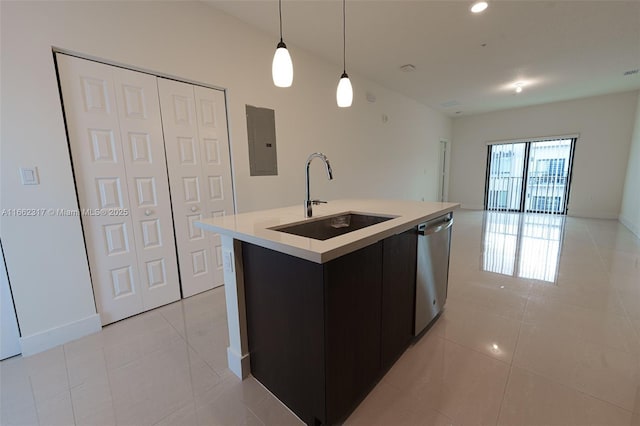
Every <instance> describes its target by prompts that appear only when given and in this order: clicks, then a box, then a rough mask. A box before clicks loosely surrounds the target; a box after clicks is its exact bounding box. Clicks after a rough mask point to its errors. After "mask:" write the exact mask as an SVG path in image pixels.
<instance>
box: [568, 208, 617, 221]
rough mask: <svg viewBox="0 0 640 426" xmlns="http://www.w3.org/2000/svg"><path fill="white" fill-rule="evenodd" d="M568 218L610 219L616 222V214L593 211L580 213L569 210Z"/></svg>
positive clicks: (580, 211) (579, 211)
mask: <svg viewBox="0 0 640 426" xmlns="http://www.w3.org/2000/svg"><path fill="white" fill-rule="evenodd" d="M567 216H569V217H581V218H586V219H612V220H618V213H611V212H594V211H586V210H585V211H582V210H573V209H569V211H568V212H567Z"/></svg>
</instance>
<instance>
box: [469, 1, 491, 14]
mask: <svg viewBox="0 0 640 426" xmlns="http://www.w3.org/2000/svg"><path fill="white" fill-rule="evenodd" d="M487 7H489V3H487V2H486V1H477V2H475V3H474V4H473V6H471V9H470V10H471V11H472V12H473V13H480V12H483V11H484V10H485V9H486V8H487Z"/></svg>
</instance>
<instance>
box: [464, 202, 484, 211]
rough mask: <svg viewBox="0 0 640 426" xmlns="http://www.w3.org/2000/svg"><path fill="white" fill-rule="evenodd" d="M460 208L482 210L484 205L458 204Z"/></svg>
mask: <svg viewBox="0 0 640 426" xmlns="http://www.w3.org/2000/svg"><path fill="white" fill-rule="evenodd" d="M460 208H461V209H463V210H484V206H481V205H479V204H464V203H463V204H460Z"/></svg>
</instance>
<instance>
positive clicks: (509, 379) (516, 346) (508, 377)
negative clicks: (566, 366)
mask: <svg viewBox="0 0 640 426" xmlns="http://www.w3.org/2000/svg"><path fill="white" fill-rule="evenodd" d="M530 295H531V293H529V295H528V296H527V301H526V302H525V304H524V312H523V314H522V320H521V321H520V327H518V335H517V336H516V344H515V345H514V346H513V355H512V356H511V362H510V363H509V375H508V376H507V382H506V383H505V385H504V391H503V392H502V400H501V401H500V409H499V410H498V418H497V420H496V425H497V424H498V422H499V421H500V416H501V415H502V409H503V407H504V401H505V399H506V397H507V388H508V387H509V382H510V381H511V375H512V373H513V367H514V365H513V362H514V361H515V359H516V353H517V351H518V343H520V334H521V333H522V327H523V326H524V323H525V322H524V318H525V315H526V313H527V307H528V306H529V296H530Z"/></svg>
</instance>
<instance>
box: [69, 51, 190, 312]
mask: <svg viewBox="0 0 640 426" xmlns="http://www.w3.org/2000/svg"><path fill="white" fill-rule="evenodd" d="M57 59H58V67H59V72H60V84H61V87H62V96H63V100H64V108H65V117H66V120H67V128H68V132H69V143H70V146H71V157H72V160H73V166H74V174H75V179H76V186H77V189H78V196H79V201H80V207H81V208H82V209H105V210H103V212H105V213H103V214H97V215H96V214H93V215H89V214H83V215H82V224H83V229H84V233H85V241H86V244H87V253H88V256H89V264H90V269H91V277H92V281H93V287H94V293H95V296H96V303H97V305H98V311H99V313H100V317H101V320H102V323H103V324H109V323H111V322H114V321H118V320H120V319H122V318H126V317H129V316H131V315H135V314H137V313H140V312H143V311H144V310H146V309H147V307H148V306H157V305H158V304H164V303H169V302H171V301H174V300H177V299H178V298H179V287H178V281H177V279H176V277H177V272H176V271H175V268H176V260H175V250H174V242H173V236H172V234H171V232H164V233H158V231H157V230H156V233H157V234H153V230H152V229H147V230H146V233H147V235H148V236H149V239H151V238H152V237H155V240H156V241H157V242H158V243H159V244H156V245H155V247H153V248H152V250H148V252H149V253H151V254H150V255H149V256H147V255H146V253H145V251H144V248H143V247H144V245H143V243H142V242H143V241H144V239H140V240H138V239H137V238H136V235H138V236H139V237H138V238H141V236H142V235H145V225H146V223H145V222H144V220H141V219H140V207H139V206H138V204H139V203H137V202H134V203H131V200H132V199H135V200H137V199H138V191H137V187H136V186H133V187H132V186H131V185H132V182H136V183H137V181H136V178H138V177H139V178H141V179H152V180H153V183H154V184H155V185H156V187H155V189H154V190H153V196H152V195H149V192H148V191H149V186H148V185H146V186H145V185H144V183H145V182H143V181H141V184H143V185H142V186H141V192H143V193H144V197H146V198H144V199H143V201H144V202H148V200H152V199H153V203H155V206H157V207H156V208H153V209H152V210H153V211H156V212H160V211H162V210H164V211H167V212H168V211H169V209H170V203H169V199H168V197H167V196H166V195H167V193H168V191H167V189H166V185H167V180H166V174H165V175H164V176H162V175H161V174H158V170H157V167H153V166H149V165H148V164H145V161H143V160H142V156H144V155H147V156H150V157H151V161H146V163H149V162H152V163H153V162H156V163H157V164H158V162H161V161H162V157H163V153H162V136H161V133H160V131H159V129H160V128H161V127H160V124H159V122H158V121H159V110H158V104H157V89H155V90H153V89H154V83H155V77H153V76H148V75H145V74H142V73H136V72H134V71H125V70H121V69H118V68H116V67H112V66H109V65H104V64H99V63H96V62H92V61H87V60H84V59H79V58H74V57H70V56H66V55H60V54H59V55H57ZM116 74H117V75H118V78H117V79H116ZM128 78H131V81H130V82H129V81H128V80H127V79H128ZM144 79H147V80H148V82H147V83H146V84H145V85H144V86H143V85H141V84H140V81H142V80H144ZM116 80H117V83H116ZM116 88H117V90H116ZM125 90H127V91H128V92H129V93H124V91H125ZM116 92H122V93H118V94H117V95H116ZM136 92H137V93H138V95H139V96H138V97H137V98H136V96H135V93H136ZM154 92H155V95H154V94H153V93H154ZM127 97H129V100H128V101H127ZM118 99H120V101H121V102H123V101H124V103H123V104H121V105H118ZM154 99H155V101H154ZM127 102H129V105H128V106H127ZM136 102H142V104H140V103H138V104H137V105H136V104H135V103H136ZM154 102H155V103H154ZM127 108H128V109H127ZM119 109H122V112H120V115H121V117H124V116H126V115H130V116H131V117H130V118H129V119H127V120H125V121H124V122H123V129H121V126H120V120H121V117H119ZM136 111H138V112H140V111H143V112H144V114H142V115H139V117H138V118H137V120H139V121H140V123H142V122H144V123H146V124H139V125H133V124H131V123H130V121H133V115H135V112H136ZM145 114H146V117H145ZM149 117H152V118H151V119H149ZM154 122H155V124H154ZM154 125H155V126H156V127H157V129H153V126H154ZM136 134H137V136H138V137H135V135H136ZM122 135H125V138H126V139H127V140H126V143H123V140H122V137H123V136H122ZM130 135H131V137H132V139H133V141H134V145H132V143H131V140H130V139H129V138H130ZM145 141H146V142H147V146H146V147H145ZM158 146H159V147H160V148H159V149H160V150H159V151H158V148H157V147H158ZM134 148H135V149H134ZM145 149H146V151H145ZM140 163H141V164H140ZM147 182H148V181H147ZM163 185H164V187H163ZM134 197H135V198H134ZM145 208H146V206H145ZM149 208H150V209H151V207H149ZM125 210H128V213H129V214H123V213H124V211H125ZM142 214H144V213H142ZM163 217H165V218H166V217H167V216H166V215H165V216H163ZM163 217H159V218H158V219H159V221H162V220H164V219H163ZM169 217H170V216H169ZM153 218H154V217H151V215H150V219H149V220H151V219H153ZM170 223H171V222H170V220H169V221H168V222H167V223H166V225H165V226H169V227H170ZM160 229H161V228H160ZM150 248H151V247H150ZM154 261H156V263H154ZM158 262H159V263H158ZM147 268H149V270H150V274H149V273H148V272H147V271H146V269H147ZM141 269H145V271H142V270H141ZM148 275H151V276H152V277H154V279H157V280H160V279H161V278H159V277H161V276H162V277H163V278H164V282H165V283H166V284H162V283H161V282H160V281H154V283H155V284H154V285H153V286H151V287H152V288H150V287H149V280H147V276H148ZM156 277H158V278H156ZM171 280H173V281H171ZM154 286H157V288H162V287H164V288H165V289H166V288H168V287H170V286H173V287H174V289H173V290H172V291H164V292H155V291H153V290H155V289H153V287H154ZM150 293H155V294H154V295H153V296H147V295H148V294H150ZM159 293H163V296H162V297H157V296H156V294H159ZM147 299H149V300H147Z"/></svg>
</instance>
